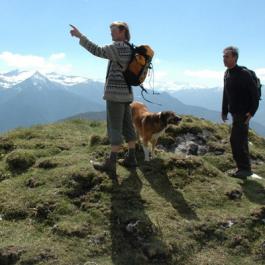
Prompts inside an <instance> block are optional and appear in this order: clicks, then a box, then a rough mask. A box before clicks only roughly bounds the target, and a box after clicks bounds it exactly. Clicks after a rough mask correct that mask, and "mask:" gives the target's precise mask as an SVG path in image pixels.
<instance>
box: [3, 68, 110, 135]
mask: <svg viewBox="0 0 265 265" xmlns="http://www.w3.org/2000/svg"><path fill="white" fill-rule="evenodd" d="M0 87H1V89H0V131H5V130H8V129H12V128H15V127H18V126H23V127H24V126H30V125H33V124H37V123H47V122H54V121H56V120H59V119H64V118H66V117H69V116H72V115H75V114H78V113H81V112H87V111H90V112H93V111H102V110H104V107H105V105H104V101H103V100H102V94H103V84H102V83H99V82H94V81H93V80H89V79H87V78H82V77H73V76H63V75H59V74H56V73H50V74H42V73H40V72H30V71H17V70H16V71H12V72H8V73H5V74H0Z"/></svg>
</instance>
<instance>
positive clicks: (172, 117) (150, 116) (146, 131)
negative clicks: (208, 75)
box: [130, 101, 181, 161]
mask: <svg viewBox="0 0 265 265" xmlns="http://www.w3.org/2000/svg"><path fill="white" fill-rule="evenodd" d="M130 105H131V109H132V118H133V123H134V126H135V129H136V133H137V134H138V136H139V137H140V139H141V140H142V142H143V149H144V157H145V159H144V160H145V161H149V160H150V157H149V149H148V143H151V145H152V149H151V157H152V158H154V149H155V145H156V143H157V140H158V138H159V136H160V135H161V134H163V133H164V131H165V130H166V129H167V128H168V126H169V125H171V124H173V125H178V124H179V122H180V121H181V117H179V116H177V115H176V113H174V112H173V111H162V112H157V113H156V112H150V111H148V109H147V107H146V106H145V105H144V104H143V103H141V102H137V101H134V102H132V103H131V104H130Z"/></svg>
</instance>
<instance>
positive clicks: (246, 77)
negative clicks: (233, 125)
mask: <svg viewBox="0 0 265 265" xmlns="http://www.w3.org/2000/svg"><path fill="white" fill-rule="evenodd" d="M258 106H259V97H258V90H257V87H256V85H255V82H254V80H253V78H252V76H251V75H250V73H249V72H248V71H247V70H246V69H244V68H242V67H240V66H238V65H236V66H235V67H234V68H232V69H228V70H227V71H226V72H225V77H224V91H223V105H222V114H223V115H227V114H228V112H230V113H231V114H232V115H233V114H246V113H248V112H249V113H250V114H251V116H254V114H255V113H256V111H257V109H258Z"/></svg>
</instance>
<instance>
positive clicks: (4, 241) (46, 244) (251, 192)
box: [0, 116, 265, 265]
mask: <svg viewBox="0 0 265 265" xmlns="http://www.w3.org/2000/svg"><path fill="white" fill-rule="evenodd" d="M105 127H106V125H105V123H104V122H95V121H85V120H71V121H64V122H61V123H55V124H50V125H45V126H35V127H32V128H30V129H16V130H13V131H11V132H9V133H6V134H2V135H1V136H0V197H1V199H0V264H1V265H13V264H18V265H35V264H37V265H44V264H45V265H48V264H49V265H57V264H58V265H133V264H135V265H147V264H148V265H166V264H172V265H173V264H174V265H176V264H178V265H182V264H183V265H184V264H185V265H193V264H196V265H206V264H209V265H224V264H225V265H230V264H241V265H253V264H257V265H258V264H265V206H264V205H265V139H264V138H261V137H258V136H257V135H256V134H254V133H253V132H251V133H250V142H251V143H250V150H251V158H252V161H253V169H254V171H255V173H257V174H258V175H259V176H261V177H263V179H260V180H259V179H253V178H249V179H248V180H247V181H242V180H238V179H234V178H231V177H230V176H229V170H231V169H233V168H234V163H233V159H232V156H231V149H230V145H229V127H228V126H227V125H216V124H213V123H211V122H208V121H205V120H201V119H197V118H193V117H190V116H185V117H183V122H182V123H181V125H180V126H179V127H170V128H169V129H168V130H167V132H166V134H165V135H164V136H163V137H162V138H161V139H160V141H159V146H158V147H159V149H157V152H156V155H157V158H155V159H154V160H152V161H151V162H148V163H147V162H143V152H142V151H141V149H140V148H139V146H138V150H137V159H138V162H139V167H138V168H137V170H136V171H128V170H127V169H126V168H123V167H121V166H118V178H117V179H111V178H110V177H109V176H108V175H106V174H105V173H99V172H97V171H96V170H94V169H93V167H92V166H91V164H90V160H92V159H97V160H103V159H104V156H105V155H107V154H108V151H109V145H108V140H107V138H106V137H105V134H106V131H105ZM185 137H190V138H191V137H193V138H196V139H197V142H198V143H199V145H201V146H199V147H200V148H199V151H198V150H197V151H198V152H197V151H196V150H195V151H194V150H190V151H189V152H190V153H196V154H198V155H191V154H189V155H186V154H185V153H184V151H183V152H181V151H179V152H177V153H174V152H171V151H173V148H172V146H176V145H177V144H176V143H177V141H181V139H184V138H185ZM196 148H197V149H198V146H197V147H195V149H196ZM200 150H201V151H200ZM125 151H126V149H125V147H124V149H123V150H121V152H120V154H119V155H120V157H122V156H123V155H124V152H125Z"/></svg>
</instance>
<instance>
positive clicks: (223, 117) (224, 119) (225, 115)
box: [222, 114, 228, 122]
mask: <svg viewBox="0 0 265 265" xmlns="http://www.w3.org/2000/svg"><path fill="white" fill-rule="evenodd" d="M227 120H228V118H227V114H222V121H223V122H226V121H227Z"/></svg>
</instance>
